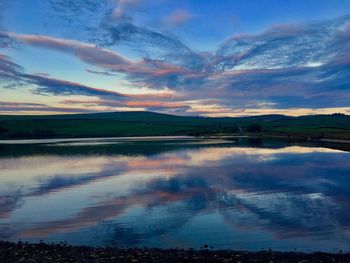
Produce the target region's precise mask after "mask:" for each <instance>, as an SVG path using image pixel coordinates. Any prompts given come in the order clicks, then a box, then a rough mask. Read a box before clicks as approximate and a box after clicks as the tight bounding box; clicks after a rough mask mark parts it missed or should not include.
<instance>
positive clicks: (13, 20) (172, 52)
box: [0, 0, 350, 116]
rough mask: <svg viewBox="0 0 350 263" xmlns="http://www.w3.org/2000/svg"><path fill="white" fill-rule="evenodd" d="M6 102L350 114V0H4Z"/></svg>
mask: <svg viewBox="0 0 350 263" xmlns="http://www.w3.org/2000/svg"><path fill="white" fill-rule="evenodd" d="M0 7H1V9H0V10H1V11H0V12H1V13H0V81H1V82H0V83H1V84H0V95H1V97H0V112H1V113H3V114H51V113H75V112H99V111H124V110H126V111H130V110H151V111H157V112H166V113H173V114H181V115H203V116H243V115H257V114H270V113H282V114H289V115H303V114H316V113H333V112H343V113H350V105H349V104H350V86H349V84H350V83H349V82H350V78H349V77H350V71H349V62H350V57H349V55H348V54H349V51H350V50H348V49H349V48H350V45H349V44H350V43H349V41H350V15H349V14H350V1H346V0H342V1H340V0H333V1H326V0H318V1H316V0H305V1H295V0H294V1H292V0H285V1H277V0H269V1H267V0H265V1H263V0H255V1H243V0H242V1H241V0H231V1H228V0H227V1H224V0H222V1H214V0H209V1H200V0H192V1H191V0H179V1H172V0H153V1H151V0H32V1H21V0H11V1H10V0H0Z"/></svg>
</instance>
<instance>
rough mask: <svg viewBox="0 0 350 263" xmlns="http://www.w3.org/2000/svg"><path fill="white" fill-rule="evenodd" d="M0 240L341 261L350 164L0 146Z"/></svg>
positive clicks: (311, 156)
mask: <svg viewBox="0 0 350 263" xmlns="http://www.w3.org/2000/svg"><path fill="white" fill-rule="evenodd" d="M0 239H2V240H9V241H18V240H22V241H31V242H38V241H40V240H43V241H46V242H61V241H65V242H68V243H69V244H79V245H92V246H100V245H113V246H114V245H115V246H120V247H135V246H139V247H143V246H147V247H159V248H169V247H178V248H196V249H198V248H200V247H202V246H203V245H205V244H207V245H209V246H213V247H214V249H236V250H260V249H263V248H264V249H274V250H282V251H283V250H293V249H296V250H300V251H319V250H323V251H333V252H335V251H339V250H343V251H350V153H349V152H346V151H341V150H337V149H330V148H325V147H321V146H318V145H315V144H313V145H308V144H303V145H295V144H288V143H284V142H273V141H261V140H258V139H255V140H252V139H247V138H236V139H234V140H229V139H226V140H225V139H210V140H200V139H194V138H190V137H181V138H173V137H167V138H162V139H159V138H139V139H133V138H124V139H121V138H105V139H98V138H96V139H76V140H74V139H64V140H49V141H47V140H46V141H45V140H29V141H7V142H6V143H5V142H0Z"/></svg>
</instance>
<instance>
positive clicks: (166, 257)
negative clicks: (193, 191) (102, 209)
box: [0, 241, 350, 263]
mask: <svg viewBox="0 0 350 263" xmlns="http://www.w3.org/2000/svg"><path fill="white" fill-rule="evenodd" d="M0 262H2V263H10V262H11V263H12V262H32V263H35V262H132V263H137V262H146V263H147V262H166V263H172V262H208V263H209V262H223V263H229V262H241V263H245V262H269V263H270V262H274V263H276V262H285V263H288V262H350V253H343V252H342V251H339V252H337V253H325V252H313V253H304V252H297V251H293V252H278V251H272V250H261V251H256V252H250V251H235V250H211V249H208V248H207V246H206V245H204V247H203V249H202V250H193V249H188V250H185V249H178V248H174V249H157V248H127V249H120V248H116V247H89V246H72V245H68V244H66V243H58V244H47V243H33V244H31V243H23V242H18V243H11V242H6V241H0Z"/></svg>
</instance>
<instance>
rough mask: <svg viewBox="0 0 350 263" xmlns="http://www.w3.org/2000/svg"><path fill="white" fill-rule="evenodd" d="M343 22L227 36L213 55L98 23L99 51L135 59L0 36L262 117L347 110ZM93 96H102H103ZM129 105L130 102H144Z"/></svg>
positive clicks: (349, 39) (185, 97) (71, 43)
mask: <svg viewBox="0 0 350 263" xmlns="http://www.w3.org/2000/svg"><path fill="white" fill-rule="evenodd" d="M349 24H350V16H344V17H340V18H337V19H334V20H329V21H323V22H320V23H314V24H299V25H276V26H274V27H272V28H270V29H268V30H266V31H265V32H263V33H261V34H257V35H238V36H233V37H231V38H229V39H228V40H226V41H225V42H224V43H222V44H221V45H220V47H219V48H218V50H217V51H215V52H212V53H210V52H207V53H201V52H195V51H193V50H192V49H191V48H189V47H188V46H187V45H185V44H184V43H183V42H182V41H181V40H179V39H177V38H176V37H174V36H171V35H166V34H163V33H160V32H156V31H153V30H150V29H148V28H144V27H139V26H136V25H134V24H133V23H127V22H122V23H119V24H116V25H112V24H110V23H104V24H101V30H103V31H104V32H105V33H107V35H108V37H107V38H104V39H103V41H105V43H104V45H105V46H111V47H112V46H113V47H114V48H120V50H124V48H126V49H127V50H132V51H133V52H135V51H136V52H137V53H138V54H139V56H140V58H139V59H138V60H135V59H134V60H131V59H128V58H127V57H125V56H123V55H121V54H120V53H118V52H116V51H114V50H111V49H108V48H102V47H99V46H96V45H94V44H89V43H84V42H79V41H76V40H69V39H61V38H55V37H49V36H40V35H23V34H15V33H6V34H4V33H3V34H2V35H4V36H5V37H8V38H9V39H11V40H12V41H19V42H21V43H23V44H26V45H31V46H35V47H38V48H45V49H53V50H57V51H59V52H64V53H66V54H70V55H72V56H76V57H77V58H78V59H79V60H81V61H82V62H84V63H86V64H88V65H90V66H94V69H89V70H88V72H89V73H93V74H103V75H110V76H113V75H119V77H122V78H123V79H124V80H125V82H126V83H128V85H129V86H134V87H137V88H147V89H150V90H164V89H170V90H172V91H174V92H175V94H176V95H178V94H181V100H182V101H190V100H192V101H205V100H207V99H208V98H212V99H213V100H215V103H213V104H211V105H207V107H209V108H211V109H210V110H209V111H214V110H213V109H214V108H215V111H216V113H219V112H220V113H222V114H223V113H224V112H227V111H230V112H231V113H232V114H237V113H239V112H242V114H243V112H244V111H245V112H247V111H249V112H252V109H254V108H255V109H256V110H257V112H259V109H261V112H262V111H264V112H266V109H271V112H272V111H278V110H280V111H284V112H287V109H290V110H292V109H293V110H296V111H295V112H298V111H297V109H298V108H300V109H313V112H314V111H315V110H320V109H321V108H323V107H324V108H327V109H333V108H339V109H340V108H343V109H344V108H346V107H349V106H350V105H349V97H350V95H349V87H350V85H349V84H350V82H349V79H350V70H349V68H348V66H349V64H350V57H349V55H348V54H349V53H350V52H349V51H350V28H349ZM101 40H102V39H101ZM4 59H6V58H2V67H9V70H5V71H3V72H2V75H3V76H4V75H6V74H10V75H11V72H12V73H13V69H14V68H15V65H14V64H11V63H12V62H11V61H9V59H8V58H7V62H5V60H4ZM0 67H1V66H0ZM0 69H1V68H0ZM11 70H12V71H11ZM4 72H6V73H4ZM0 74H1V71H0ZM23 77H25V78H26V79H32V80H33V82H35V81H36V82H38V83H39V82H40V81H42V82H43V84H45V83H49V82H50V79H47V80H46V79H45V78H44V79H41V77H40V76H37V75H36V76H31V77H29V76H23V75H21V78H23ZM50 84H53V82H51V83H50ZM64 84H65V86H66V87H67V86H69V87H70V88H69V89H71V88H72V87H73V86H75V85H73V84H74V83H73V84H72V83H70V84H69V83H64ZM55 85H56V84H55ZM55 85H54V86H55ZM43 86H44V88H40V89H38V91H39V92H42V93H45V92H46V93H50V92H51V94H56V95H57V94H59V93H58V90H60V89H58V88H51V89H50V90H48V89H47V87H46V86H45V85H43ZM51 86H52V85H51ZM87 88H88V89H86V87H83V88H82V89H78V88H75V89H74V91H67V88H65V89H62V91H61V92H60V94H66V95H72V94H79V93H81V94H83V95H87V94H89V95H92V94H96V91H95V90H92V89H89V87H87ZM97 93H98V94H99V96H101V98H102V96H105V95H102V93H100V92H97ZM133 99H135V98H133ZM164 99H166V98H164ZM131 100H132V99H131V98H130V99H128V101H131ZM135 100H136V102H135V105H136V103H138V102H139V101H144V99H141V100H140V99H135ZM172 100H174V97H173V98H172ZM175 100H180V99H175ZM185 104H186V103H185ZM169 105H171V104H169ZM187 105H188V104H187ZM190 107H191V108H187V109H184V110H185V113H186V112H187V113H190V114H210V112H208V109H204V107H200V105H197V107H196V105H195V104H192V105H190ZM195 108H196V109H197V110H198V112H197V111H196V110H195ZM169 109H171V107H170V108H169ZM201 109H202V110H203V111H202V112H201V111H200V110H201ZM309 112H310V111H309ZM212 113H213V112H212Z"/></svg>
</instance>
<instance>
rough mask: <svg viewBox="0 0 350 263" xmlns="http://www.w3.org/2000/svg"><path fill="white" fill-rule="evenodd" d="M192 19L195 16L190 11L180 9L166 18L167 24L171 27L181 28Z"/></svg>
mask: <svg viewBox="0 0 350 263" xmlns="http://www.w3.org/2000/svg"><path fill="white" fill-rule="evenodd" d="M192 18H193V15H192V14H191V13H190V12H189V11H187V10H185V9H179V10H175V11H174V12H173V13H171V14H170V15H169V16H167V17H166V18H165V23H166V24H168V25H170V26H180V25H183V24H185V23H186V22H188V21H189V20H190V19H192Z"/></svg>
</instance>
